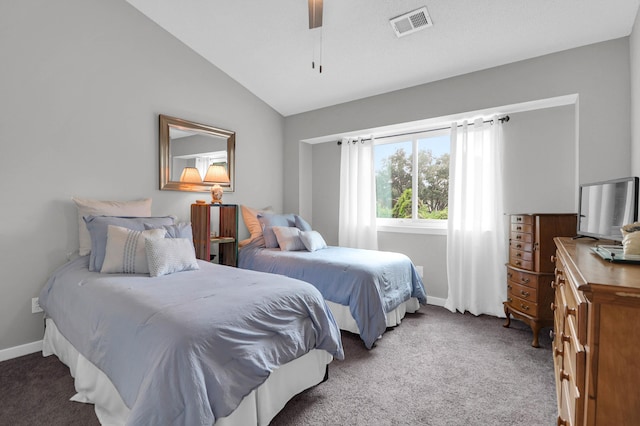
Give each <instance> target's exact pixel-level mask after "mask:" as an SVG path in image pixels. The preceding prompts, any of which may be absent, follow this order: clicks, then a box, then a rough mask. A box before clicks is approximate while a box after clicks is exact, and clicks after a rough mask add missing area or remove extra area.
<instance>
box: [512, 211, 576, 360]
mask: <svg viewBox="0 0 640 426" xmlns="http://www.w3.org/2000/svg"><path fill="white" fill-rule="evenodd" d="M576 217H577V216H576V215H575V214H573V213H572V214H541V213H532V214H514V215H511V219H510V229H509V263H507V300H506V301H505V302H504V313H505V315H506V316H507V321H506V323H505V324H504V326H505V327H509V325H510V324H511V316H514V317H515V318H518V319H520V320H522V321H524V322H525V323H527V324H528V325H529V326H530V327H531V329H532V330H533V341H532V342H531V346H533V347H536V348H537V347H538V346H539V344H538V334H539V332H540V329H541V328H543V327H551V326H552V325H553V312H552V311H551V307H550V306H551V302H552V301H553V289H552V288H551V282H552V281H553V271H554V266H555V265H554V264H553V263H552V262H551V255H552V254H553V253H554V252H555V246H554V244H553V237H559V236H573V235H575V234H576Z"/></svg>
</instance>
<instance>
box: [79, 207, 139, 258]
mask: <svg viewBox="0 0 640 426" xmlns="http://www.w3.org/2000/svg"><path fill="white" fill-rule="evenodd" d="M72 200H73V202H74V203H76V207H77V208H78V241H79V248H78V254H79V255H80V256H86V255H87V254H89V252H90V251H91V237H90V236H89V231H88V230H87V225H86V224H85V223H84V220H83V217H85V216H127V217H144V216H151V198H145V199H143V200H135V201H99V200H91V199H88V198H77V197H73V198H72Z"/></svg>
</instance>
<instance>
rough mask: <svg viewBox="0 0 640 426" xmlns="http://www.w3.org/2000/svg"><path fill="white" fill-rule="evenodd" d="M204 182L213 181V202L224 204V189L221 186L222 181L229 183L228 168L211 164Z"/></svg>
mask: <svg viewBox="0 0 640 426" xmlns="http://www.w3.org/2000/svg"><path fill="white" fill-rule="evenodd" d="M204 182H207V183H213V184H214V185H213V186H212V187H211V203H212V204H222V193H223V189H222V187H221V186H220V184H221V183H229V175H228V174H227V169H225V168H224V167H223V166H216V165H213V164H212V165H210V166H209V169H208V170H207V174H206V176H205V177H204Z"/></svg>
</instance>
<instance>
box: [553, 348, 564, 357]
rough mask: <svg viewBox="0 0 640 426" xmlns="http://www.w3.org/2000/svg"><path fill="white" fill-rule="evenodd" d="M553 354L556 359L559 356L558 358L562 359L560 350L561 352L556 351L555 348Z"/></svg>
mask: <svg viewBox="0 0 640 426" xmlns="http://www.w3.org/2000/svg"><path fill="white" fill-rule="evenodd" d="M553 354H554V355H555V356H556V357H558V356H559V357H560V358H562V357H563V356H564V352H562V350H561V349H558V348H555V349H554V351H553Z"/></svg>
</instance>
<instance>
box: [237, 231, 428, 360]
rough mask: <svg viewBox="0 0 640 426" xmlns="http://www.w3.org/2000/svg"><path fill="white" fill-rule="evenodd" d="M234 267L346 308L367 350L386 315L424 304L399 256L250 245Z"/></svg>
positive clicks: (421, 290)
mask: <svg viewBox="0 0 640 426" xmlns="http://www.w3.org/2000/svg"><path fill="white" fill-rule="evenodd" d="M238 266H239V267H241V268H245V269H252V270H255V271H263V272H272V273H276V274H282V275H286V276H288V277H292V278H297V279H300V280H303V281H307V282H309V283H311V284H313V285H314V286H315V287H317V288H318V290H320V292H321V293H322V295H323V296H324V298H325V299H327V300H329V301H331V302H334V303H338V304H341V305H344V306H349V310H350V312H351V315H352V316H353V318H354V319H355V321H356V324H358V328H359V330H360V337H361V338H362V340H363V341H364V343H365V346H366V347H367V348H369V349H370V348H372V347H373V344H374V342H375V341H376V339H377V338H378V337H379V336H380V335H381V334H382V333H384V331H385V329H386V313H387V312H390V311H392V310H394V309H395V308H397V307H398V306H399V305H400V304H401V303H403V302H406V301H407V300H409V299H410V298H411V297H415V298H417V299H418V301H419V302H420V303H421V304H423V305H424V304H426V303H427V296H426V293H425V290H424V285H423V283H422V280H421V279H420V276H419V275H418V273H417V271H416V269H415V267H414V265H413V263H412V262H411V260H410V259H409V258H408V257H407V256H405V255H404V254H401V253H393V252H384V251H376V250H363V249H354V248H346V247H328V248H326V249H322V250H317V251H313V252H308V251H281V250H280V249H279V248H275V249H270V248H264V247H260V245H259V244H249V245H247V246H245V247H244V248H243V249H242V250H240V253H239V261H238Z"/></svg>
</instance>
